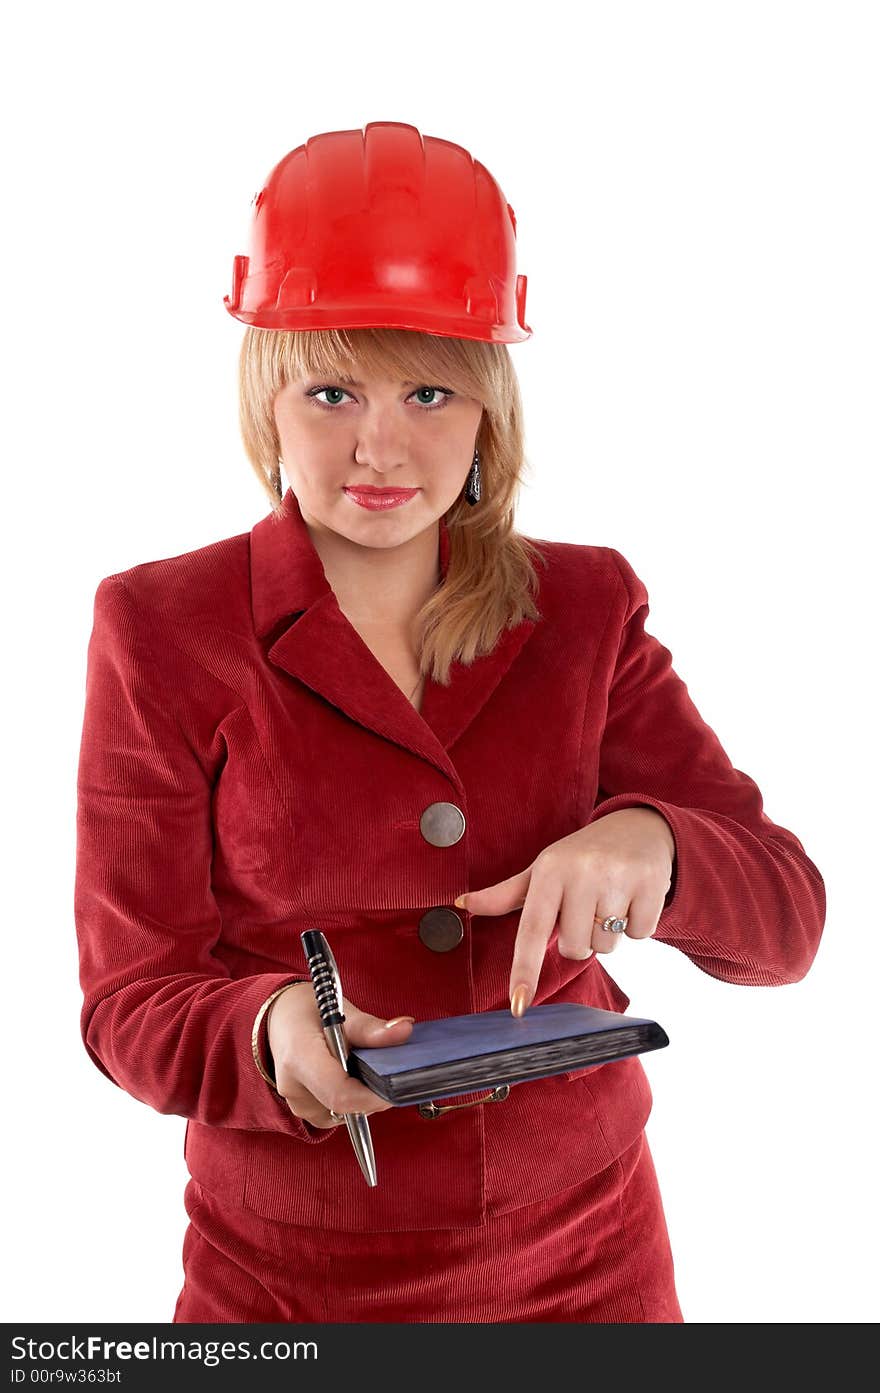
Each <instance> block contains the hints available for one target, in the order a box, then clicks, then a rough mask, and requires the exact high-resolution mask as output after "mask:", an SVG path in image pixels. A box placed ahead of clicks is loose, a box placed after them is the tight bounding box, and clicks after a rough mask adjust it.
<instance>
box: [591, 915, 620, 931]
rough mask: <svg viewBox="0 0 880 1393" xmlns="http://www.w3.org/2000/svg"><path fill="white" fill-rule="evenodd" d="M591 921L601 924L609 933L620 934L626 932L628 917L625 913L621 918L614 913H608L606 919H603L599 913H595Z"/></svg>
mask: <svg viewBox="0 0 880 1393" xmlns="http://www.w3.org/2000/svg"><path fill="white" fill-rule="evenodd" d="M593 922H594V923H596V924H601V925H602V928H603V929H607V930H608V932H609V933H612V934H622V933H626V926H627V924H628V923H629V918H628V916H627V915H624V916H623V918H622V919H620V918H618V917H617V915H615V914H609V915H608V918H607V919H603V918H602V917H601V915H599V914H597V915H596V916H595V919H594V921H593Z"/></svg>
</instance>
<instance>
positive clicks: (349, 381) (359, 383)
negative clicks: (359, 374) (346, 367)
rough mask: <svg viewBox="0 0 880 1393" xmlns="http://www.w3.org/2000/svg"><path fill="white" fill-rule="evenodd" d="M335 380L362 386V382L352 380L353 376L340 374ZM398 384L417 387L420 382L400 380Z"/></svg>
mask: <svg viewBox="0 0 880 1393" xmlns="http://www.w3.org/2000/svg"><path fill="white" fill-rule="evenodd" d="M337 380H338V381H339V382H347V383H348V385H349V387H363V385H364V384H363V382H355V380H354V378H353V377H342V376H340V377H339V378H338V379H337ZM400 385H401V386H402V387H419V386H421V384H420V383H419V382H402V383H401V384H400Z"/></svg>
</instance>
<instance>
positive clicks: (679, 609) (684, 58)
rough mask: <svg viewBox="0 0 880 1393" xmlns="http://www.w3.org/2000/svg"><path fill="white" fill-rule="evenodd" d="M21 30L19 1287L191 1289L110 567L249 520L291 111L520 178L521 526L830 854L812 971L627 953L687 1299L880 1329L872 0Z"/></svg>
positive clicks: (11, 928) (14, 1247) (187, 9)
mask: <svg viewBox="0 0 880 1393" xmlns="http://www.w3.org/2000/svg"><path fill="white" fill-rule="evenodd" d="M6 34H7V38H8V39H11V45H9V46H8V47H7V54H6V64H5V69H6V70H5V73H4V82H3V84H2V89H3V96H2V101H3V107H4V111H3V118H4V119H3V129H4V134H5V142H4V144H5V150H4V155H3V161H4V172H3V181H2V188H3V193H4V202H5V213H4V217H3V227H4V233H5V237H4V240H5V242H6V246H5V248H4V256H3V264H4V276H3V281H4V288H3V319H4V333H3V354H4V358H5V364H6V370H5V374H4V376H5V378H6V380H7V384H8V385H11V392H10V393H9V396H8V408H7V414H6V417H5V425H4V433H5V436H6V441H5V446H6V448H5V451H4V454H5V470H4V494H5V507H4V514H5V517H4V547H3V563H4V570H5V584H4V587H3V599H4V611H5V613H4V639H5V648H6V660H7V667H6V680H5V682H4V684H3V690H4V705H5V717H4V725H5V731H6V741H5V749H4V779H3V784H4V790H5V796H4V798H3V810H4V820H5V831H4V847H5V850H6V852H7V854H8V861H7V864H6V868H5V873H4V900H5V906H4V924H5V934H6V941H7V945H8V947H7V953H6V963H7V969H8V976H7V978H6V983H5V988H6V989H5V991H4V1003H5V1010H4V1012H3V1016H4V1026H5V1028H6V1031H7V1038H6V1041H5V1047H4V1060H5V1062H6V1069H5V1080H4V1093H5V1099H4V1104H5V1105H4V1109H3V1112H4V1121H5V1124H6V1129H5V1135H6V1142H5V1148H4V1160H3V1167H4V1181H3V1191H4V1195H5V1197H6V1201H7V1213H6V1215H5V1216H4V1224H5V1231H6V1242H5V1261H4V1263H3V1278H4V1282H6V1283H7V1284H8V1287H9V1290H8V1291H7V1292H6V1294H5V1296H4V1318H5V1319H6V1320H30V1321H62V1320H63V1321H86V1320H89V1321H95V1320H102V1321H108V1322H109V1321H123V1320H139V1321H140V1320H142V1321H168V1320H170V1318H171V1314H172V1311H173V1308H174V1303H175V1299H176V1297H177V1293H178V1291H179V1289H180V1286H181V1284H182V1275H183V1274H182V1267H181V1260H180V1249H181V1244H182V1240H183V1234H184V1229H185V1226H186V1216H185V1213H184V1210H183V1203H182V1196H183V1188H184V1184H185V1180H186V1171H185V1167H184V1162H183V1152H182V1148H183V1132H184V1122H183V1119H181V1118H176V1117H167V1116H162V1115H160V1114H158V1113H155V1112H153V1111H151V1110H150V1109H149V1108H147V1107H146V1106H144V1105H143V1104H141V1103H139V1102H137V1101H135V1100H134V1099H133V1098H131V1097H129V1096H128V1095H127V1094H125V1093H123V1092H122V1091H121V1090H119V1089H117V1088H115V1087H114V1086H113V1085H112V1084H111V1083H110V1082H109V1081H108V1080H107V1079H106V1078H104V1077H103V1076H102V1075H101V1074H99V1072H98V1071H97V1070H96V1069H95V1068H94V1066H93V1065H92V1064H91V1063H90V1062H89V1060H88V1059H87V1056H86V1054H85V1051H84V1049H83V1047H82V1043H81V1040H80V1037H79V1009H80V1002H81V998H80V992H79V984H78V975H77V974H78V964H77V954H76V942H75V930H74V920H73V909H72V906H73V879H74V865H75V860H74V858H75V811H76V793H75V779H76V764H77V758H78V746H79V737H80V729H81V722H82V715H83V701H84V680H85V658H86V648H87V643H88V637H89V632H90V628H91V621H92V603H93V598H94V592H95V589H96V588H97V585H98V583H99V581H100V580H101V578H102V577H103V576H105V575H108V574H110V573H112V572H115V571H118V570H123V569H126V568H128V567H130V566H134V565H136V564H139V563H140V562H143V561H149V560H153V559H156V558H159V557H166V556H174V555H177V554H179V553H182V552H185V551H189V550H192V549H194V548H196V547H199V546H203V545H205V544H207V543H209V542H213V541H216V540H218V539H220V538H222V537H227V536H232V535H234V534H238V533H242V532H245V531H248V530H249V529H250V528H251V527H252V526H253V525H254V523H255V522H257V521H258V520H259V518H261V517H263V516H264V515H265V514H266V513H267V512H268V504H267V502H266V500H265V498H264V496H263V494H262V493H261V491H260V489H259V487H258V485H257V483H256V480H255V479H254V477H253V475H252V473H251V470H250V466H249V464H248V462H247V459H246V457H245V455H244V451H243V448H242V446H241V442H240V438H239V435H238V418H237V397H236V365H237V355H238V349H239V345H240V341H241V336H242V334H243V332H244V330H243V326H242V325H240V324H239V323H238V322H237V321H235V320H233V319H232V318H230V316H229V315H228V314H227V313H226V310H225V308H224V306H223V296H224V295H225V294H227V293H228V292H229V290H230V288H231V275H232V261H233V257H234V256H235V255H236V254H237V253H243V252H245V251H246V249H247V247H246V234H247V227H248V223H249V217H250V203H251V199H252V197H253V195H254V193H255V192H256V191H257V190H258V189H259V188H260V187H261V186H262V182H263V180H264V178H265V176H266V175H267V174H268V172H269V170H270V169H271V168H272V167H273V165H274V164H275V163H277V161H278V160H279V159H280V158H281V157H282V155H284V154H285V153H286V152H287V151H288V150H290V149H292V148H293V147H294V146H296V145H299V144H301V143H302V142H303V141H304V140H305V139H306V138H307V137H308V136H310V135H313V134H317V133H319V132H322V131H328V130H339V129H349V128H355V127H361V126H363V125H364V124H366V122H368V121H375V120H400V121H406V122H410V123H412V124H414V125H416V126H417V127H418V128H419V129H420V130H421V131H422V132H423V133H425V134H429V135H439V136H442V137H444V138H445V139H449V140H453V141H456V142H458V143H460V144H462V145H464V146H465V148H467V149H468V150H470V151H471V153H472V154H474V155H475V156H476V158H478V159H480V160H482V161H483V163H485V164H486V165H487V166H488V167H489V169H490V170H491V171H492V173H493V174H494V175H495V177H496V179H497V180H498V182H499V183H500V185H501V187H502V189H503V190H504V192H505V194H506V196H507V198H508V199H509V201H510V202H511V203H512V205H513V207H514V209H515V212H516V216H517V220H518V254H519V269H520V271H522V272H524V273H525V274H526V275H527V276H528V300H527V313H526V317H527V320H528V322H529V324H530V325H531V327H532V329H533V331H534V333H533V337H532V338H531V339H530V340H529V341H528V342H527V343H525V344H521V345H514V346H513V347H512V348H511V353H512V357H513V360H514V363H515V366H516V368H517V371H518V373H519V376H520V382H521V386H522V391H523V396H524V402H525V408H526V420H527V427H528V438H527V452H528V457H529V476H528V487H527V488H526V489H525V490H524V491H523V494H522V497H521V504H520V510H519V514H518V526H519V528H520V530H521V531H523V532H525V533H526V534H529V535H532V536H536V537H546V538H559V539H562V540H568V541H573V542H579V543H593V544H598V545H607V546H614V547H616V548H618V549H619V550H620V551H622V552H623V554H624V555H625V556H626V557H627V558H628V559H629V561H630V562H631V564H632V565H633V566H634V567H635V569H636V571H637V573H638V574H639V575H640V576H641V577H642V579H643V580H644V581H645V583H646V585H647V587H648V591H649V595H650V599H651V617H650V621H649V624H648V628H649V630H650V631H651V632H653V633H654V634H656V635H657V636H658V637H659V638H660V639H661V640H662V642H663V643H664V644H665V645H666V646H667V647H669V648H670V650H671V652H672V655H673V663H674V666H675V669H676V671H677V672H678V673H679V674H680V675H681V676H682V677H683V678H684V679H685V681H686V682H687V684H688V687H689V690H690V693H691V696H692V697H693V699H694V701H695V702H696V704H697V706H698V708H699V710H700V711H701V713H702V715H703V716H704V718H705V719H706V720H707V721H708V722H709V724H710V725H711V726H712V727H713V729H715V731H716V732H717V734H718V735H719V738H720V739H721V741H722V744H723V745H724V747H725V749H726V750H727V752H728V754H729V755H730V758H731V760H732V761H733V763H734V764H735V765H736V766H737V767H738V768H740V769H742V770H744V771H745V772H746V773H748V774H749V775H750V776H751V777H752V778H754V779H755V781H756V782H757V783H758V785H759V787H760V788H761V791H762V793H763V796H764V806H765V810H766V811H767V813H768V815H769V816H770V817H771V818H772V819H773V820H774V821H776V822H778V823H780V824H782V825H783V826H785V827H787V828H789V829H791V830H792V831H794V832H795V834H796V835H797V836H798V837H799V838H800V840H801V841H802V843H803V845H804V847H805V849H806V851H807V854H808V855H809V856H810V857H811V858H812V859H813V860H814V861H815V862H816V864H817V865H818V867H819V868H820V870H821V872H822V874H823V876H824V878H825V883H826V890H827V895H828V918H827V925H826V929H825V934H824V938H823V942H822V945H821V948H820V951H819V955H818V957H817V959H816V962H815V965H814V967H813V969H812V970H811V972H810V973H809V975H808V976H807V978H806V979H805V980H804V981H802V982H800V983H797V984H795V985H791V986H786V987H778V988H744V987H734V986H730V985H727V984H724V983H721V982H718V981H715V980H713V979H711V978H709V977H707V976H705V975H704V974H702V973H701V972H700V971H699V970H698V969H697V968H696V967H695V966H694V965H693V964H692V963H691V962H690V961H689V959H687V958H686V957H684V956H683V955H681V954H679V953H678V952H676V951H675V950H674V949H671V948H669V947H667V946H664V945H660V944H657V943H653V942H650V941H648V942H646V943H636V942H634V941H631V940H628V939H627V940H626V941H625V942H624V943H623V944H622V946H621V949H620V950H619V951H618V952H617V953H616V954H615V956H614V959H613V963H611V960H608V961H609V963H610V964H611V967H612V969H613V974H614V975H615V977H616V978H617V979H618V981H619V982H620V984H621V986H622V987H623V988H624V990H625V991H626V992H627V993H628V994H629V995H630V996H631V997H632V1006H631V1008H630V1009H631V1010H632V1011H633V1012H635V1013H641V1014H647V1015H655V1016H656V1017H657V1018H658V1019H660V1020H661V1021H662V1022H663V1023H664V1024H665V1025H666V1027H667V1029H668V1031H669V1034H670V1037H671V1041H672V1043H671V1046H670V1048H669V1049H667V1050H664V1051H662V1052H660V1053H659V1054H657V1055H653V1056H649V1057H647V1058H646V1060H645V1064H646V1068H647V1070H648V1073H649V1077H650V1079H651V1083H652V1086H653V1089H654V1098H655V1106H654V1113H653V1115H652V1117H651V1120H650V1122H649V1127H648V1135H649V1138H650V1141H651V1144H652V1147H653V1150H654V1155H655V1160H656V1164H657V1169H658V1173H659V1176H660V1180H661V1186H662V1190H663V1195H664V1200H665V1205H666V1213H667V1220H668V1224H669V1229H670V1234H671V1238H672V1243H673V1249H674V1253H675V1258H676V1272H677V1279H678V1287H679V1295H680V1299H681V1303H682V1308H683V1311H684V1314H685V1319H686V1320H687V1321H688V1322H692V1323H693V1322H823V1321H830V1322H854V1321H862V1322H864V1321H873V1320H875V1319H876V1318H877V1314H878V1301H877V1293H876V1276H875V1274H876V1251H877V1243H878V1231H877V1208H876V1200H875V1194H876V1150H875V1145H874V1143H875V1141H876V1124H875V1114H876V1104H877V1089H876V1044H875V1035H876V1032H875V1029H874V1026H873V1019H872V1018H873V1016H874V1013H875V1010H876V1005H875V1003H876V1000H877V991H876V980H875V979H876V974H877V966H878V957H877V948H876V939H877V906H876V893H875V885H876V865H877V852H876V831H877V815H876V797H875V788H876V781H877V772H878V771H877V762H876V742H875V740H874V732H875V728H876V705H875V704H876V701H877V691H876V672H877V666H876V655H875V642H876V604H875V593H876V583H877V573H876V569H875V566H874V564H872V563H873V557H874V555H875V549H876V535H875V534H876V527H877V512H876V495H875V493H874V486H875V480H876V476H877V468H878V454H880V452H878V429H877V419H878V408H877V383H878V348H877V345H878V334H877V325H878V316H880V295H878V257H877V248H878V246H880V218H878V193H877V168H878V163H877V156H878V150H877V131H878V115H880V113H878V102H877V82H876V75H877V71H878V60H880V53H878V33H877V10H876V7H875V6H873V5H871V4H855V3H845V0H834V3H824V4H817V3H807V2H806V0H800V3H778V2H775V0H759V3H754V2H753V0H736V3H706V0H700V2H699V3H638V4H636V3H622V0H614V3H607V4H586V5H582V6H580V9H579V11H576V10H575V9H573V8H572V7H571V6H570V5H567V4H566V5H562V4H560V3H556V4H553V3H544V4H541V5H540V6H535V7H533V8H526V7H520V8H512V7H511V6H510V5H509V4H507V5H503V6H502V5H500V4H497V3H496V4H488V3H483V4H481V5H473V4H459V3H456V0H446V3H444V4H443V5H442V6H438V7H424V6H422V7H417V6H412V5H403V4H390V3H375V4H373V5H367V4H359V5H352V4H337V5H334V6H329V7H324V6H319V5H296V4H291V3H285V4H268V3H263V4H259V3H251V4H249V5H248V6H247V7H245V6H243V5H238V6H231V5H226V4H210V5H209V4H189V5H187V4H181V3H176V4H174V5H171V4H167V3H166V4H155V3H154V4H152V5H151V6H149V7H143V8H142V9H138V10H137V11H135V9H134V7H131V6H117V5H111V4H106V5H99V4H78V5H75V6H64V5H61V4H44V5H33V6H29V7H20V8H19V9H18V10H17V11H16V12H15V16H14V17H13V18H11V19H7V23H6ZM872 710H874V712H875V715H874V716H873V717H872V716H871V714H870V713H871V711H872ZM512 754H513V755H514V757H515V752H512Z"/></svg>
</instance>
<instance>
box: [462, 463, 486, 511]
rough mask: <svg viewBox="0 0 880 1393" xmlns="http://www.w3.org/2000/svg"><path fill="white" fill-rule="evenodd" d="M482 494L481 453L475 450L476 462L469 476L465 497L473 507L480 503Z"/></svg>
mask: <svg viewBox="0 0 880 1393" xmlns="http://www.w3.org/2000/svg"><path fill="white" fill-rule="evenodd" d="M482 494H483V489H482V484H481V480H480V452H479V450H474V460H473V464H472V465H471V468H470V473H469V474H468V476H467V482H466V484H465V490H464V496H465V498H466V500H467V502H468V503H470V505H471V507H473V505H474V504H475V503H479V501H480V499H481V497H482Z"/></svg>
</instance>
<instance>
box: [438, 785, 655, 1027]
mask: <svg viewBox="0 0 880 1393" xmlns="http://www.w3.org/2000/svg"><path fill="white" fill-rule="evenodd" d="M674 861H675V837H674V836H673V833H672V828H671V827H670V825H669V823H668V822H667V821H666V818H665V817H664V816H663V814H662V813H659V812H657V810H656V809H655V808H651V807H648V805H647V804H645V805H643V806H641V807H638V808H620V809H618V811H617V812H614V813H606V814H605V816H604V817H600V818H597V819H596V821H595V822H591V823H590V824H589V826H588V827H581V828H579V829H578V831H577V832H572V833H571V834H570V835H569V836H567V837H562V838H561V839H560V840H559V841H558V842H551V844H550V846H548V847H545V848H544V850H543V851H542V852H541V853H540V855H539V856H537V857H536V858H535V860H534V861H533V862H532V864H531V866H529V867H528V868H527V869H526V870H524V871H520V873H519V874H518V875H512V876H510V877H509V879H507V880H500V881H499V882H498V884H497V885H489V886H486V888H485V889H483V890H470V891H468V892H467V894H466V895H460V896H459V898H458V899H457V900H456V901H455V903H456V904H457V905H461V906H462V908H465V909H467V910H468V911H469V912H470V913H471V914H508V913H509V912H510V911H511V910H512V909H519V908H520V907H521V908H522V915H521V916H520V921H519V928H518V929H517V934H516V942H515V944H514V950H513V966H512V968H511V972H510V986H509V990H510V997H511V1009H512V1010H513V1011H514V1014H515V1015H519V1014H521V1012H522V1011H523V1010H525V1009H526V1007H527V1006H529V1005H530V1004H531V1002H532V1000H533V999H534V996H535V992H536V990H537V987H538V978H539V976H540V973H541V963H542V962H543V960H544V955H545V953H546V951H547V944H548V942H549V940H550V936H551V934H552V933H553V929H554V926H555V924H556V920H557V917H558V919H559V935H558V940H557V944H558V948H559V952H560V954H561V955H562V957H564V958H576V959H577V958H589V957H590V956H591V954H592V953H593V952H594V951H595V952H597V953H613V952H614V949H615V948H616V947H617V944H618V941H619V939H620V938H621V937H622V935H621V934H617V933H611V932H610V930H608V929H603V928H602V924H601V920H602V919H605V918H607V917H608V916H609V915H611V914H613V915H616V916H617V917H619V918H621V919H622V918H624V917H628V919H629V923H628V924H627V926H626V930H625V932H626V934H627V936H628V937H629V938H650V937H651V935H652V934H653V933H654V932H655V930H656V928H657V925H658V923H659V920H660V915H661V913H662V911H663V902H664V900H665V898H666V894H667V892H668V890H669V887H670V885H671V884H672V867H673V864H674ZM518 988H522V989H523V990H519V991H518ZM514 998H515V999H514Z"/></svg>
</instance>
